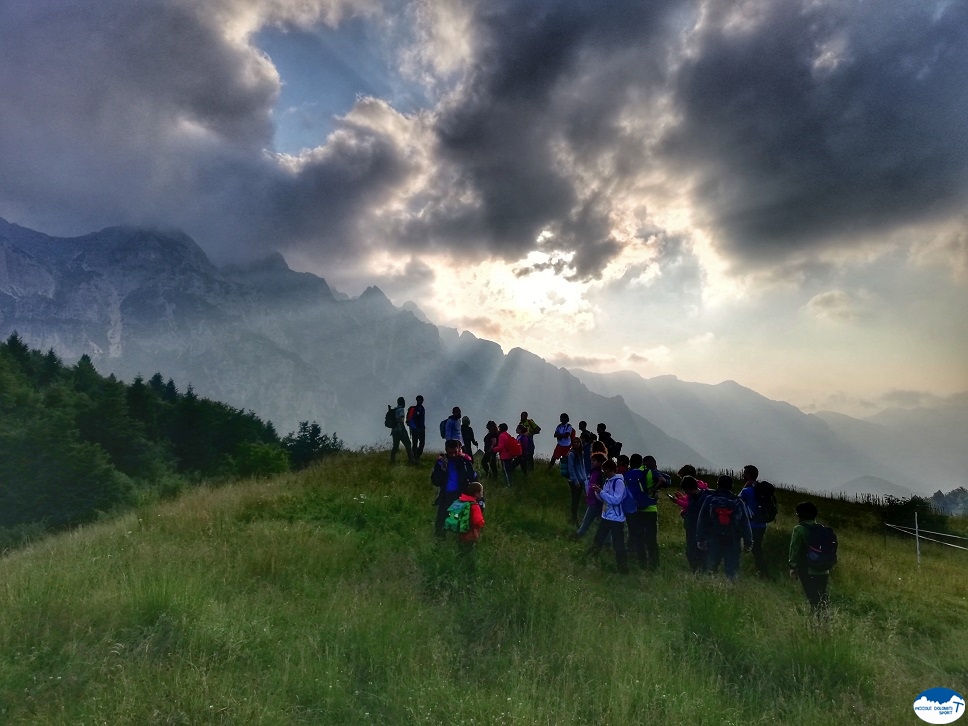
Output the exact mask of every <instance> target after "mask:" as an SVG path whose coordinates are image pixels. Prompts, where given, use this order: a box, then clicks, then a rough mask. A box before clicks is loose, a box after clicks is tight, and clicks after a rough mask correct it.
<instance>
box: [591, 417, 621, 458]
mask: <svg viewBox="0 0 968 726" xmlns="http://www.w3.org/2000/svg"><path fill="white" fill-rule="evenodd" d="M595 430H596V431H598V440H599V441H601V442H602V443H603V444H605V448H606V449H607V450H608V458H610V459H617V458H618V456H619V454H621V453H622V442H621V441H616V440H615V438H614V437H613V436H612V435H611V434H610V433H609V432H608V429H607V428H606V427H605V424H603V423H600V424H598V426H596V427H595Z"/></svg>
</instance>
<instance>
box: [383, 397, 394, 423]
mask: <svg viewBox="0 0 968 726" xmlns="http://www.w3.org/2000/svg"><path fill="white" fill-rule="evenodd" d="M383 425H384V426H386V427H387V428H388V429H394V428H396V427H397V412H396V409H394V408H393V406H391V405H390V404H389V403H388V404H387V415H386V417H385V418H384V419H383Z"/></svg>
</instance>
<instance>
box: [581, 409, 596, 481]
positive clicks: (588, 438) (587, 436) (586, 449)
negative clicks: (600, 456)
mask: <svg viewBox="0 0 968 726" xmlns="http://www.w3.org/2000/svg"><path fill="white" fill-rule="evenodd" d="M578 438H579V439H581V452H582V455H583V456H584V457H585V471H591V468H592V442H593V441H595V440H597V439H598V437H597V436H596V435H595V434H593V433H592V432H591V431H589V430H588V422H587V421H579V422H578Z"/></svg>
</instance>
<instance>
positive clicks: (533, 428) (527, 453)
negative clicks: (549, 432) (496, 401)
mask: <svg viewBox="0 0 968 726" xmlns="http://www.w3.org/2000/svg"><path fill="white" fill-rule="evenodd" d="M518 425H519V426H524V428H525V430H526V433H527V434H528V446H527V448H526V449H525V450H524V471H534V437H535V436H537V435H538V434H540V433H541V427H540V426H538V424H536V423H535V422H534V421H533V420H532V419H530V418H528V412H527V411H522V412H521V421H520V422H519V423H518Z"/></svg>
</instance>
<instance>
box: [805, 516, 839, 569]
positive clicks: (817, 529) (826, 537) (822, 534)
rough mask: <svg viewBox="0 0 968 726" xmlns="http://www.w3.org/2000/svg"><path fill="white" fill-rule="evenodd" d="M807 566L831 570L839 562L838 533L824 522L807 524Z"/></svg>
mask: <svg viewBox="0 0 968 726" xmlns="http://www.w3.org/2000/svg"><path fill="white" fill-rule="evenodd" d="M806 559H807V562H806V564H807V567H810V568H812V569H814V570H829V569H830V568H831V567H833V566H834V565H836V564H837V535H836V534H835V533H834V531H833V530H832V529H831V528H830V527H826V526H824V525H822V524H813V525H807V557H806Z"/></svg>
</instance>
